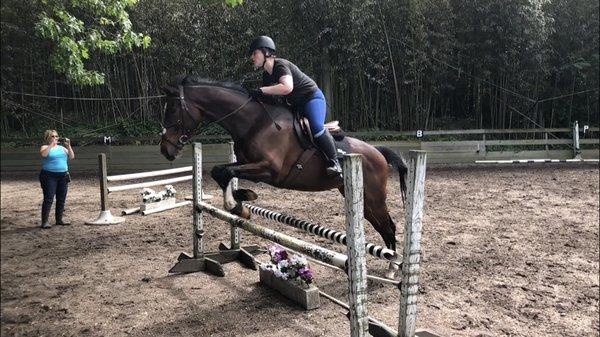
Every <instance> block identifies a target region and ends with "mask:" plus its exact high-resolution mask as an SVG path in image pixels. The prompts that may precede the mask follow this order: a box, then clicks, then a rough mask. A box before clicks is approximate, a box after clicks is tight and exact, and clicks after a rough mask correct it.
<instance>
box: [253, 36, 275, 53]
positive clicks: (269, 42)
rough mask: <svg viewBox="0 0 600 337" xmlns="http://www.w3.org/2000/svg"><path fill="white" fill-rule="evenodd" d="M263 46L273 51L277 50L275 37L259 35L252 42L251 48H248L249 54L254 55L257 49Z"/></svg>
mask: <svg viewBox="0 0 600 337" xmlns="http://www.w3.org/2000/svg"><path fill="white" fill-rule="evenodd" d="M261 48H265V49H268V50H269V51H270V52H271V53H275V52H276V49H275V42H273V39H271V38H270V37H268V36H264V35H263V36H259V37H257V38H256V39H254V40H252V43H250V48H249V49H248V56H250V55H252V53H253V52H254V51H255V50H256V49H261ZM265 56H266V55H265Z"/></svg>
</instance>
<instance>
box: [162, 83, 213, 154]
mask: <svg viewBox="0 0 600 337" xmlns="http://www.w3.org/2000/svg"><path fill="white" fill-rule="evenodd" d="M163 91H164V92H165V94H166V96H167V106H166V109H165V119H164V121H163V130H162V138H161V140H160V152H161V153H162V154H163V156H165V158H167V159H168V160H174V159H175V158H177V157H178V156H179V154H180V152H181V150H182V149H183V146H184V145H185V144H186V143H187V142H188V141H189V140H190V138H192V137H193V136H194V132H195V131H196V129H197V128H198V125H199V124H200V122H201V121H202V119H203V115H204V113H203V111H202V110H201V109H200V107H199V106H198V105H197V104H195V103H194V102H191V101H190V100H187V99H186V97H185V94H184V87H183V86H181V85H179V86H166V87H163Z"/></svg>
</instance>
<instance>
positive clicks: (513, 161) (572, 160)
mask: <svg viewBox="0 0 600 337" xmlns="http://www.w3.org/2000/svg"><path fill="white" fill-rule="evenodd" d="M580 162H596V163H597V162H598V159H508V160H476V161H475V163H476V164H527V163H580Z"/></svg>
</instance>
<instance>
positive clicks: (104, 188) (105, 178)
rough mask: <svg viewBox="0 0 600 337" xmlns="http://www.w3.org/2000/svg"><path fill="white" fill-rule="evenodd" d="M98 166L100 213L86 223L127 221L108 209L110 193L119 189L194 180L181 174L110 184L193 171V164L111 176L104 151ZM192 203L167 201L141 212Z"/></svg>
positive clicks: (101, 223)
mask: <svg viewBox="0 0 600 337" xmlns="http://www.w3.org/2000/svg"><path fill="white" fill-rule="evenodd" d="M98 166H99V171H98V178H99V180H100V215H99V216H98V218H96V219H95V220H91V221H87V222H86V224H88V225H114V224H119V223H122V222H123V221H125V218H123V217H116V216H113V215H112V214H111V212H110V210H109V209H108V194H109V193H114V192H119V191H128V190H133V189H141V188H147V187H153V186H161V185H169V184H175V183H180V182H184V181H190V180H192V176H191V175H187V176H180V177H174V178H169V179H162V180H154V181H147V182H143V183H136V184H128V185H119V186H108V182H114V181H123V180H134V179H141V178H149V177H158V176H164V175H172V174H177V173H183V172H191V171H192V166H184V167H178V168H173V169H166V170H158V171H149V172H138V173H130V174H120V175H114V176H109V175H108V170H107V168H106V155H105V154H104V153H101V154H99V155H98ZM190 204H191V203H190V202H188V201H183V202H179V203H174V204H166V203H165V205H164V206H162V207H157V208H153V209H151V210H141V211H142V212H141V213H142V214H143V215H147V214H152V213H157V212H162V211H166V210H169V209H173V208H176V207H182V206H186V205H190ZM139 211H140V208H139V207H136V208H131V209H127V210H124V211H123V214H124V215H125V214H133V213H136V212H139Z"/></svg>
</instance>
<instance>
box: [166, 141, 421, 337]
mask: <svg viewBox="0 0 600 337" xmlns="http://www.w3.org/2000/svg"><path fill="white" fill-rule="evenodd" d="M409 159H410V165H409V174H408V178H407V186H408V191H407V192H408V193H407V206H406V207H407V211H406V220H407V221H406V229H405V242H404V252H403V266H402V272H403V276H402V284H401V290H402V298H401V300H400V305H399V310H400V319H399V323H398V331H399V333H398V334H397V336H402V337H413V336H414V335H415V323H416V305H417V296H418V279H419V263H420V254H421V248H420V240H421V227H422V214H423V213H422V207H423V197H424V181H425V165H426V154H425V152H423V151H411V153H410V155H409ZM201 179H202V147H201V144H199V143H195V144H194V179H193V181H194V188H193V189H194V212H193V215H194V221H193V237H192V243H193V247H194V248H193V254H192V255H191V256H190V255H187V254H185V253H182V254H181V255H180V256H179V258H178V260H179V262H178V263H177V264H176V265H175V266H174V267H173V268H172V269H171V270H170V272H177V273H189V272H195V271H200V270H206V271H209V272H211V273H213V274H215V275H220V276H224V272H223V268H222V264H223V263H227V262H231V261H234V260H238V261H240V262H242V263H243V264H244V265H246V266H247V267H249V268H252V269H256V268H257V262H256V260H255V258H254V256H253V255H254V254H256V253H257V252H258V246H249V247H239V246H238V247H239V248H235V245H234V236H233V227H235V229H243V230H246V231H249V232H251V233H253V234H255V235H257V236H260V237H262V238H265V239H267V240H269V241H272V242H276V243H278V244H280V245H282V246H284V247H287V248H288V249H291V250H294V251H298V252H301V253H303V254H306V255H308V256H310V257H312V258H314V259H316V260H318V261H321V262H323V263H326V264H329V265H332V266H334V267H337V268H340V269H342V270H344V271H346V273H347V274H348V284H349V295H348V297H349V304H348V305H346V307H347V308H348V310H349V311H350V312H349V317H350V321H351V324H350V325H351V336H353V337H354V336H366V335H367V331H370V329H371V328H372V325H373V324H374V323H375V322H376V321H374V320H373V319H371V318H369V317H368V315H367V307H366V299H367V296H366V294H367V293H366V286H367V273H366V257H365V254H366V251H367V247H368V245H367V243H366V242H365V237H364V217H363V199H362V198H363V188H362V165H361V161H360V156H359V155H347V156H346V157H345V160H344V186H345V191H344V192H345V195H346V199H345V205H346V213H347V227H348V228H347V237H346V241H347V248H346V250H347V255H343V254H339V253H336V252H333V251H330V250H328V249H325V248H323V247H320V246H317V245H314V244H310V243H307V242H304V241H302V240H299V239H296V238H294V237H290V236H288V235H285V234H282V233H279V232H276V231H274V230H271V229H268V228H265V227H262V226H259V225H256V224H253V223H252V222H250V221H248V220H246V219H243V218H240V217H238V216H236V215H233V214H230V213H228V212H226V211H223V210H220V209H218V208H216V207H213V206H211V205H209V204H207V203H204V202H202V201H201V200H200V191H201V190H202V180H201ZM203 212H206V213H208V214H209V215H211V216H213V217H215V218H217V219H220V220H223V221H226V222H228V223H229V224H230V225H231V226H232V235H231V240H232V245H231V248H227V247H226V246H225V245H223V244H221V245H220V246H219V251H218V252H211V253H207V252H204V249H203V243H202V239H203V236H204V234H205V231H204V227H203V222H202V213H203ZM236 237H237V238H238V241H237V244H238V245H239V235H238V236H236ZM334 302H335V301H334ZM338 302H339V301H337V302H336V303H338ZM340 303H341V302H340ZM381 326H382V325H378V327H381ZM386 331H387V332H388V335H390V336H391V334H389V331H393V330H392V329H389V328H388V329H386ZM393 333H394V334H393V335H396V332H395V331H393Z"/></svg>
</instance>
